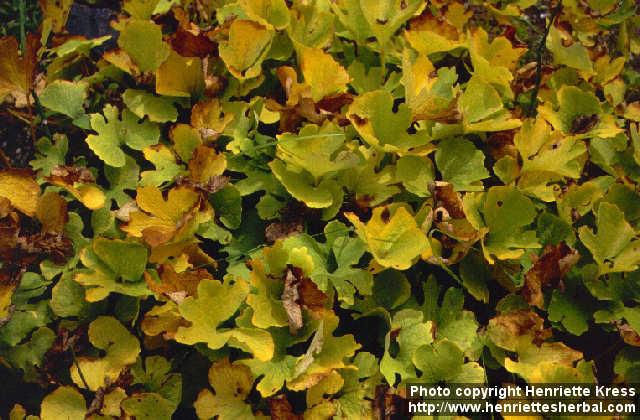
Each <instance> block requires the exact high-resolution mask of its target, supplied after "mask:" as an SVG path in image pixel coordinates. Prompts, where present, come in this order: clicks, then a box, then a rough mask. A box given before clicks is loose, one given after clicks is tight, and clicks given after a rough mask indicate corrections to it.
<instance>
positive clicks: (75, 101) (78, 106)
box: [38, 80, 89, 128]
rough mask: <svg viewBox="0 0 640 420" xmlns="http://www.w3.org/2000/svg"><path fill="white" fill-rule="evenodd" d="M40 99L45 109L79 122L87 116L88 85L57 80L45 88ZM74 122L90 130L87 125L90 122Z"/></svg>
mask: <svg viewBox="0 0 640 420" xmlns="http://www.w3.org/2000/svg"><path fill="white" fill-rule="evenodd" d="M38 99H39V100H40V103H41V104H42V105H43V106H44V107H46V108H49V109H50V110H52V111H54V112H58V113H60V114H64V115H66V116H67V117H69V118H71V119H73V120H79V119H80V118H81V117H83V116H84V115H85V113H84V102H85V100H86V99H87V85H86V83H82V82H69V81H66V80H55V81H54V82H52V83H50V84H48V85H47V87H45V88H44V90H43V91H42V92H41V93H40V95H39V96H38ZM74 122H75V123H76V124H77V125H79V126H81V127H82V128H89V127H88V124H86V123H87V122H88V121H74ZM85 124H86V125H85Z"/></svg>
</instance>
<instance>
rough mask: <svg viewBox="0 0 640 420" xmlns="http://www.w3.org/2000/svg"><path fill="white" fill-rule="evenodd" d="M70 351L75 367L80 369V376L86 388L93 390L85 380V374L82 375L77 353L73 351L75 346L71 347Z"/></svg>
mask: <svg viewBox="0 0 640 420" xmlns="http://www.w3.org/2000/svg"><path fill="white" fill-rule="evenodd" d="M69 350H71V357H73V365H74V366H75V367H76V369H78V375H79V376H80V379H81V380H82V383H83V384H84V387H85V388H87V389H91V388H90V387H89V384H88V383H87V380H86V379H85V378H84V374H83V373H82V369H80V364H79V363H78V358H77V357H76V351H75V350H74V349H73V345H71V346H69Z"/></svg>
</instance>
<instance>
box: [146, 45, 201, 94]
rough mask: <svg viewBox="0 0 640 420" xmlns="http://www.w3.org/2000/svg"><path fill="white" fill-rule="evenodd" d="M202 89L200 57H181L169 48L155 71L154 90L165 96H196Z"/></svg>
mask: <svg viewBox="0 0 640 420" xmlns="http://www.w3.org/2000/svg"><path fill="white" fill-rule="evenodd" d="M203 90H204V73H203V69H202V59H200V58H198V57H183V56H181V55H180V54H178V53H176V52H175V51H173V50H171V52H170V54H169V58H168V59H167V60H166V61H165V62H164V63H162V65H161V66H160V67H159V68H158V70H157V71H156V92H157V93H158V94H160V95H166V96H181V97H191V96H198V95H199V94H201V93H202V91H203Z"/></svg>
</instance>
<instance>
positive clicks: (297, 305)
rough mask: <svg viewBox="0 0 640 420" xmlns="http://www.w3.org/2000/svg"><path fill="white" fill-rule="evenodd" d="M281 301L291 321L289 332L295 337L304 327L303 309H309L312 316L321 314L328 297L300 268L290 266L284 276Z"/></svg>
mask: <svg viewBox="0 0 640 420" xmlns="http://www.w3.org/2000/svg"><path fill="white" fill-rule="evenodd" d="M281 299H282V305H283V306H284V309H285V311H286V312H287V317H288V319H289V331H291V334H293V335H295V334H297V332H298V330H299V329H300V328H302V326H303V319H302V309H303V308H304V309H308V310H309V311H311V313H312V314H313V313H318V312H321V311H322V310H323V309H324V304H325V301H326V300H327V295H325V294H324V293H323V292H322V291H321V290H320V289H318V286H316V284H315V283H314V282H313V281H312V280H311V279H309V278H308V277H305V276H304V273H303V272H302V270H301V269H300V268H298V267H291V266H290V267H288V268H287V270H286V271H285V274H284V289H283V291H282V296H281Z"/></svg>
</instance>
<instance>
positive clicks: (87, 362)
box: [71, 316, 140, 391]
mask: <svg viewBox="0 0 640 420" xmlns="http://www.w3.org/2000/svg"><path fill="white" fill-rule="evenodd" d="M89 341H90V342H91V344H92V345H93V346H94V347H96V348H98V349H100V350H103V351H104V357H100V358H94V357H79V358H78V363H77V365H72V366H71V379H73V382H74V383H75V384H76V385H78V386H79V387H81V388H85V387H86V385H88V387H89V389H90V390H92V391H96V390H97V389H98V388H100V387H103V386H105V384H106V383H109V382H112V381H114V380H115V379H117V378H118V376H120V373H121V371H122V369H124V368H125V367H126V366H128V365H131V364H133V363H134V362H135V361H136V358H137V357H138V354H140V344H139V343H138V340H137V339H136V337H135V336H134V335H133V334H131V333H130V332H129V331H128V330H127V329H126V328H125V327H124V326H123V325H122V324H121V323H120V322H118V320H116V319H115V318H113V317H110V316H101V317H98V318H97V319H96V320H95V321H93V322H91V324H89ZM81 373H82V375H81ZM83 378H84V379H83ZM85 381H86V385H85Z"/></svg>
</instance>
